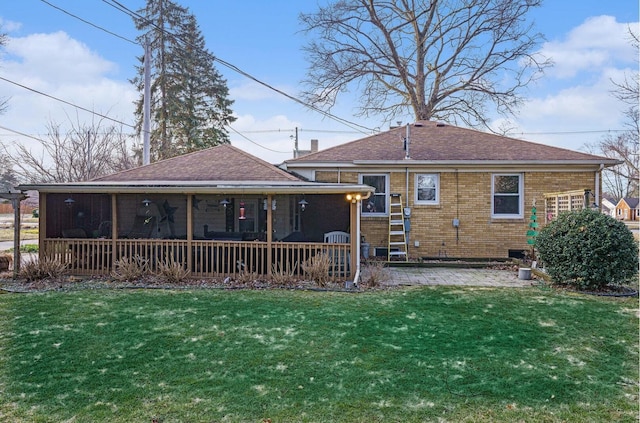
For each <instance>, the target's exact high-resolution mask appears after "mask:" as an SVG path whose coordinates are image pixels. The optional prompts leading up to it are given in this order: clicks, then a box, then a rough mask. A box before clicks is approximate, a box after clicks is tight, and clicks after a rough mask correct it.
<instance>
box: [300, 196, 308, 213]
mask: <svg viewBox="0 0 640 423" xmlns="http://www.w3.org/2000/svg"><path fill="white" fill-rule="evenodd" d="M298 205H299V206H300V210H302V211H305V210H306V209H307V206H308V205H309V202H307V200H305V199H304V198H303V199H302V200H300V201H298Z"/></svg>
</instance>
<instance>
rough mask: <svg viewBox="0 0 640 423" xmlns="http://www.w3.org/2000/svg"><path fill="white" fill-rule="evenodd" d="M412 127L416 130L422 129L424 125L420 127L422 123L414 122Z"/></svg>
mask: <svg viewBox="0 0 640 423" xmlns="http://www.w3.org/2000/svg"><path fill="white" fill-rule="evenodd" d="M413 126H415V127H416V128H422V127H423V126H424V125H422V122H416V123H414V124H413Z"/></svg>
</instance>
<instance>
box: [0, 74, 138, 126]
mask: <svg viewBox="0 0 640 423" xmlns="http://www.w3.org/2000/svg"><path fill="white" fill-rule="evenodd" d="M0 80H2V81H5V82H8V83H10V84H13V85H17V86H18V87H20V88H24V89H25V90H28V91H31V92H34V93H36V94H39V95H42V96H45V97H48V98H51V99H53V100H56V101H59V102H61V103H64V104H66V105H69V106H71V107H75V108H77V109H80V110H84V111H85V112H89V113H92V114H94V115H97V116H100V117H101V118H104V119H107V120H110V121H113V122H116V123H119V124H120V125H124V126H128V127H129V128H133V129H136V127H135V126H133V125H131V124H129V123H125V122H122V121H121V120H117V119H114V118H111V117H109V116H107V115H103V114H101V113H98V112H95V111H93V110H89V109H87V108H85V107H82V106H78V105H77V104H73V103H70V102H68V101H66V100H62V99H60V98H58V97H54V96H52V95H49V94H46V93H43V92H42V91H38V90H36V89H33V88H30V87H27V86H26V85H22V84H19V83H17V82H15V81H11V80H10V79H7V78H4V77H2V76H0Z"/></svg>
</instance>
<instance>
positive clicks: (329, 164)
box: [287, 159, 623, 169]
mask: <svg viewBox="0 0 640 423" xmlns="http://www.w3.org/2000/svg"><path fill="white" fill-rule="evenodd" d="M622 163H623V162H621V161H620V160H615V159H590V160H413V159H403V160H352V161H318V162H296V163H288V164H287V166H288V168H291V169H295V168H318V169H323V168H336V167H341V168H344V167H357V166H378V167H379V166H389V167H407V166H448V167H451V166H459V167H464V166H474V167H476V166H559V165H560V166H565V165H571V166H600V165H604V166H605V167H610V166H615V165H619V164H622ZM291 165H293V166H291Z"/></svg>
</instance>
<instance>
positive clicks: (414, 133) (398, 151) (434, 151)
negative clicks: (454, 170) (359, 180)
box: [285, 121, 617, 167]
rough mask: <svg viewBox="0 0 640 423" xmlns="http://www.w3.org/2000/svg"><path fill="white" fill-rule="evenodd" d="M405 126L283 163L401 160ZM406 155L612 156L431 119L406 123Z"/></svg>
mask: <svg viewBox="0 0 640 423" xmlns="http://www.w3.org/2000/svg"><path fill="white" fill-rule="evenodd" d="M406 132H407V128H406V126H401V127H396V128H392V129H390V130H389V131H386V132H381V133H379V134H375V135H371V136H369V137H366V138H362V139H359V140H356V141H352V142H349V143H346V144H342V145H338V146H335V147H332V148H328V149H326V150H322V151H319V152H317V153H312V154H309V155H306V156H303V157H300V158H297V159H292V160H288V161H286V162H285V163H286V164H287V165H292V167H295V165H296V164H299V165H305V164H308V163H309V164H310V163H317V162H331V163H341V162H393V161H406V159H405V156H406V152H405V149H404V139H405V138H406ZM409 139H410V143H409V160H413V161H429V162H434V161H435V162H439V161H443V162H465V161H473V162H478V161H488V162H492V161H500V162H532V161H546V162H574V161H580V162H585V161H586V162H599V163H605V164H608V165H613V164H616V163H617V161H616V160H613V159H609V158H606V157H599V156H594V155H591V154H586V153H580V152H577V151H572V150H567V149H564V148H558V147H551V146H548V145H544V144H537V143H533V142H529V141H523V140H519V139H516V138H510V137H503V136H499V135H495V134H490V133H486V132H480V131H476V130H472V129H466V128H460V127H457V126H451V125H448V124H442V123H438V122H432V121H420V122H416V123H415V124H412V125H410V127H409Z"/></svg>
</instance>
